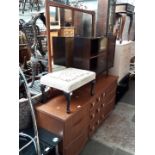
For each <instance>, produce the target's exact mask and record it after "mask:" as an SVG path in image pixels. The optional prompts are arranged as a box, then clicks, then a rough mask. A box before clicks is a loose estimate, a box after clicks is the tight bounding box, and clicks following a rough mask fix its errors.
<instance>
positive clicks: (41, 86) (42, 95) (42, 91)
mask: <svg viewBox="0 0 155 155" xmlns="http://www.w3.org/2000/svg"><path fill="white" fill-rule="evenodd" d="M40 89H41V93H42V94H41V102H42V103H44V102H45V100H46V98H45V85H40Z"/></svg>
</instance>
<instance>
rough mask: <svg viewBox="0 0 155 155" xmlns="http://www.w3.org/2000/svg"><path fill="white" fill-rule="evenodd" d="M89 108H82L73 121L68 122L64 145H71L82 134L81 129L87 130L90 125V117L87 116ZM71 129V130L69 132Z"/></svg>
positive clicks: (73, 117)
mask: <svg viewBox="0 0 155 155" xmlns="http://www.w3.org/2000/svg"><path fill="white" fill-rule="evenodd" d="M88 113H89V112H88V106H86V107H84V108H82V109H81V110H79V111H78V114H76V115H73V116H72V118H71V119H69V120H68V122H67V124H66V127H65V135H64V140H65V141H64V143H65V144H66V145H69V144H70V143H71V142H72V141H73V140H74V139H76V137H78V136H79V135H80V134H81V129H84V130H87V129H88V123H89V116H88V115H87V114H88ZM68 129H70V130H68Z"/></svg>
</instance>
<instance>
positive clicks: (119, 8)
mask: <svg viewBox="0 0 155 155" xmlns="http://www.w3.org/2000/svg"><path fill="white" fill-rule="evenodd" d="M115 13H116V23H118V24H119V25H118V28H117V29H118V30H117V31H118V33H117V39H118V40H120V43H121V42H122V40H123V39H122V37H123V32H124V31H125V29H127V38H128V39H127V40H129V37H130V31H131V27H132V25H133V20H134V6H133V5H131V4H128V3H118V4H116V10H115ZM127 17H129V26H126V23H127V19H128V18H127Z"/></svg>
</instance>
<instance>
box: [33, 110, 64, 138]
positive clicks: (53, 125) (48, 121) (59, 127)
mask: <svg viewBox="0 0 155 155" xmlns="http://www.w3.org/2000/svg"><path fill="white" fill-rule="evenodd" d="M36 118H37V123H38V126H39V127H41V128H44V129H47V130H48V131H49V132H52V133H55V134H57V135H59V136H61V137H63V128H64V123H63V122H62V121H58V120H57V119H56V118H53V117H51V116H50V115H49V114H48V113H44V112H40V111H36Z"/></svg>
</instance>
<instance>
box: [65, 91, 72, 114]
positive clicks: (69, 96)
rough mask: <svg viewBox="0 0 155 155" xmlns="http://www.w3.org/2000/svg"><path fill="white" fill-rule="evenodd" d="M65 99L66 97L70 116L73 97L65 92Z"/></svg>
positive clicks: (67, 110)
mask: <svg viewBox="0 0 155 155" xmlns="http://www.w3.org/2000/svg"><path fill="white" fill-rule="evenodd" d="M63 93H64V95H65V97H66V100H67V108H66V112H67V113H68V114H69V113H70V112H71V111H70V101H71V95H70V93H66V92H63Z"/></svg>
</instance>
